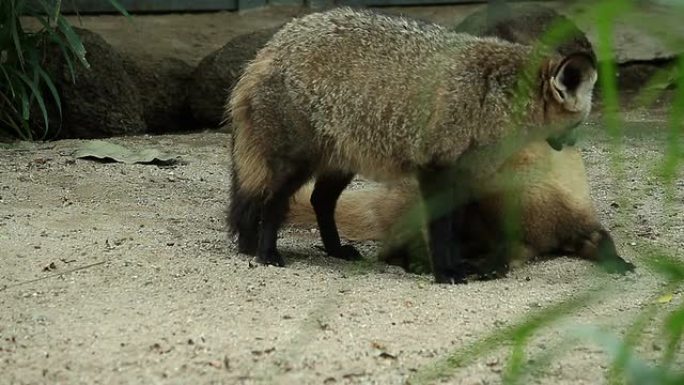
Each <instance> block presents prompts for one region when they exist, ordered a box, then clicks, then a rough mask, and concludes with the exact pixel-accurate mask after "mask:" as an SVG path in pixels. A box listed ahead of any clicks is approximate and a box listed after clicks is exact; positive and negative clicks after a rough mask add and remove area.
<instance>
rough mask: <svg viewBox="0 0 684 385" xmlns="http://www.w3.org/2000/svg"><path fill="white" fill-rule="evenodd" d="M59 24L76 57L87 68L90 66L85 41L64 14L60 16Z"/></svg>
mask: <svg viewBox="0 0 684 385" xmlns="http://www.w3.org/2000/svg"><path fill="white" fill-rule="evenodd" d="M57 25H58V26H59V29H60V31H62V33H63V34H64V37H65V38H66V40H67V42H68V44H69V47H70V48H71V51H72V52H73V53H74V56H76V58H78V60H79V61H80V62H81V63H82V64H83V65H84V66H85V67H86V68H90V63H88V60H86V49H85V47H84V46H83V42H82V41H81V38H80V37H79V36H78V34H77V33H76V32H75V31H74V30H73V28H71V25H69V22H68V21H67V20H66V19H65V18H64V16H62V15H59V16H58V20H57Z"/></svg>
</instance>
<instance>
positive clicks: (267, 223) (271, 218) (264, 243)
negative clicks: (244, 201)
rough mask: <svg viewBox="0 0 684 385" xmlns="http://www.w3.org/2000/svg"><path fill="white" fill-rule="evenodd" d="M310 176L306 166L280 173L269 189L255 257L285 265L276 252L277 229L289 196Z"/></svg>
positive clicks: (287, 204)
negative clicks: (272, 186) (276, 181)
mask: <svg viewBox="0 0 684 385" xmlns="http://www.w3.org/2000/svg"><path fill="white" fill-rule="evenodd" d="M310 177H311V173H310V172H309V171H308V168H300V169H297V170H296V171H294V172H290V173H287V174H282V173H281V175H280V177H279V183H277V184H275V186H276V187H275V188H274V189H272V190H271V194H270V196H269V198H268V199H266V200H265V201H264V204H263V206H262V207H261V226H260V227H259V245H258V250H257V259H258V261H259V262H260V263H263V264H266V265H275V266H285V260H284V259H283V257H282V256H281V255H280V253H278V248H277V243H278V230H280V227H281V226H282V224H283V222H284V221H285V217H286V216H287V210H288V208H289V202H290V197H291V196H292V195H293V194H294V193H295V192H296V191H297V190H298V189H299V188H300V187H302V185H303V184H304V183H306V181H307V180H308V179H309V178H310Z"/></svg>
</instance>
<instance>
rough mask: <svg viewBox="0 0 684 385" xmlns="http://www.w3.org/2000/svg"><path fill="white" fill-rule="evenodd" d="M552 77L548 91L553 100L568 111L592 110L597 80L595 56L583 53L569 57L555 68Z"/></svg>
mask: <svg viewBox="0 0 684 385" xmlns="http://www.w3.org/2000/svg"><path fill="white" fill-rule="evenodd" d="M550 76H551V77H550V79H548V81H549V88H548V90H549V92H550V93H551V96H552V98H553V100H555V101H556V102H558V103H559V104H560V105H562V106H563V107H564V108H565V109H566V110H568V111H573V112H580V111H584V110H586V109H587V108H590V106H591V97H592V92H593V89H594V84H595V83H596V78H597V73H596V61H595V59H594V58H593V56H591V55H589V54H587V53H582V52H578V53H572V54H570V55H567V56H565V57H564V58H563V59H561V60H560V62H558V64H557V65H556V66H554V68H553V69H552V70H551V73H550Z"/></svg>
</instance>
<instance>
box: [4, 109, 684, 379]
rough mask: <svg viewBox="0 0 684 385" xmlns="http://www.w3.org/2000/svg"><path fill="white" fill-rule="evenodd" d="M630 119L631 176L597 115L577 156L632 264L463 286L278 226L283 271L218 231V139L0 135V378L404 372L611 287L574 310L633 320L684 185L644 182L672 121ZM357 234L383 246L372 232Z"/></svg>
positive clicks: (571, 356)
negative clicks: (100, 151)
mask: <svg viewBox="0 0 684 385" xmlns="http://www.w3.org/2000/svg"><path fill="white" fill-rule="evenodd" d="M628 119H631V121H628V123H627V124H626V125H625V127H626V139H625V151H624V152H622V154H623V156H624V165H625V171H626V178H625V179H624V180H622V181H621V182H620V181H618V180H616V177H615V175H616V174H615V173H614V172H613V171H612V170H611V168H610V160H611V154H613V152H611V151H610V150H609V143H608V140H607V137H606V135H605V134H604V133H603V132H602V131H601V129H600V126H599V125H597V124H593V125H588V126H587V127H586V128H585V133H586V134H587V135H586V136H585V138H584V139H583V147H584V148H585V151H584V152H583V154H584V157H585V159H586V164H587V168H588V172H589V175H590V181H591V185H592V188H593V191H592V193H593V195H594V197H595V201H596V204H597V207H598V209H599V212H600V214H601V217H602V219H603V221H604V223H605V224H606V225H607V227H608V228H610V229H611V231H612V232H613V234H614V236H615V238H616V240H617V242H618V248H619V249H620V250H621V252H622V253H623V254H624V256H625V258H627V259H629V260H631V261H633V262H635V263H636V264H637V265H638V271H637V272H636V273H635V274H631V275H629V276H627V277H621V278H618V277H613V276H608V275H605V274H601V273H598V272H597V271H596V269H595V268H594V267H593V266H592V265H591V264H590V263H588V262H585V261H579V260H576V259H571V258H559V259H553V260H547V261H542V262H537V263H532V264H529V265H527V266H524V267H523V268H521V269H519V270H515V271H514V272H513V273H512V274H511V276H510V277H508V278H504V279H500V280H496V281H490V282H475V283H471V284H468V285H465V286H443V285H435V284H432V283H431V280H430V277H429V276H416V275H410V274H406V273H404V272H403V271H401V270H400V269H398V268H390V267H385V266H383V265H380V264H378V263H374V262H365V263H364V262H359V263H350V262H344V261H339V260H335V259H331V258H328V257H326V256H324V255H322V253H321V252H319V251H318V250H317V249H316V248H315V247H314V246H315V245H318V244H320V243H319V240H318V238H317V234H315V233H311V232H309V231H295V230H288V231H284V232H283V235H282V241H281V244H282V248H283V250H284V252H285V255H286V257H287V258H288V260H289V262H290V264H289V266H288V267H286V268H274V267H262V266H256V265H254V264H253V263H251V261H250V260H249V259H248V258H247V257H245V256H241V255H236V254H235V249H234V245H233V243H232V242H231V241H230V240H228V239H227V237H226V233H225V231H224V227H223V226H224V225H223V220H224V209H225V206H226V203H227V198H228V188H229V158H228V144H229V142H228V136H227V135H225V134H220V133H197V134H192V135H186V136H163V137H134V138H125V139H123V138H117V139H112V141H114V142H116V143H121V144H124V145H127V146H130V147H132V148H158V149H161V150H164V151H169V152H173V153H176V154H179V155H180V156H181V157H182V160H183V161H184V162H186V163H185V164H181V165H177V166H173V167H158V166H153V165H124V164H119V163H104V164H103V163H98V162H95V161H90V160H80V159H79V160H76V159H74V158H73V156H72V155H71V154H72V152H73V150H74V149H75V148H77V147H78V146H79V144H81V143H82V142H80V141H73V140H69V141H58V142H53V143H44V144H29V143H21V144H18V145H12V146H10V147H7V148H3V149H2V150H1V151H0V214H1V215H0V245H1V247H0V250H1V251H0V252H1V253H2V261H3V265H4V267H3V269H2V270H1V271H0V288H2V291H0V309H3V311H2V312H0V383H3V384H42V383H46V384H47V383H50V384H58V383H69V384H80V383H82V384H98V383H99V384H124V383H126V384H132V383H139V384H143V383H144V384H153V383H164V384H167V383H168V384H175V383H212V384H214V383H215V384H233V383H246V384H251V383H289V384H321V383H324V384H332V383H341V384H342V383H343V384H347V383H350V384H351V383H364V384H370V383H377V384H400V383H403V382H404V381H405V380H406V379H407V378H408V377H409V376H411V375H415V374H416V371H421V370H425V369H426V368H429V367H431V365H434V364H435V362H437V361H438V360H439V359H440V358H443V357H444V355H445V354H447V353H448V352H450V351H452V350H454V349H458V348H462V347H464V346H466V344H468V343H470V342H472V341H475V340H476V339H478V338H480V337H483V336H485V335H487V333H490V332H492V331H496V330H499V329H501V328H502V327H505V326H506V325H510V324H511V323H513V322H515V321H516V320H518V319H520V318H521V317H522V316H524V314H525V313H526V312H528V311H531V310H538V309H540V308H543V307H546V306H548V305H550V304H552V303H555V302H558V301H561V300H564V299H567V298H569V296H571V295H573V294H577V293H580V292H583V291H584V290H586V289H589V288H591V287H595V286H597V285H601V284H608V285H609V286H610V287H611V288H612V289H614V291H613V292H611V293H609V294H606V297H605V298H604V299H602V300H601V301H599V302H596V303H593V304H591V305H589V306H585V307H582V308H581V309H580V310H579V311H578V312H577V313H576V316H573V317H571V318H570V321H572V322H574V323H579V324H592V325H593V324H595V325H605V326H609V327H610V330H612V331H616V332H618V331H621V330H622V329H623V328H624V327H625V326H626V325H627V324H628V323H629V322H630V320H631V317H632V316H633V315H634V314H635V312H637V311H639V310H640V309H642V308H643V307H644V306H645V304H647V303H649V301H652V296H653V295H655V294H657V292H658V290H661V289H662V282H661V280H660V279H659V278H658V277H657V276H655V275H653V274H652V273H651V272H649V270H648V269H647V268H646V267H645V265H644V264H643V262H642V260H641V259H642V258H643V255H642V253H640V252H639V250H644V247H645V246H647V245H655V246H659V247H662V248H664V249H666V250H669V251H670V252H671V253H674V254H676V253H679V258H681V257H682V256H681V250H682V247H683V246H684V244H683V243H682V242H683V240H684V224H683V223H682V222H683V221H682V217H681V212H682V209H684V204H683V197H684V181H683V179H682V178H681V175H680V178H679V179H678V180H677V181H676V184H675V195H676V200H675V202H674V203H673V206H672V207H666V206H665V204H664V198H663V188H662V185H661V184H660V183H659V182H657V181H656V180H655V179H654V178H653V177H651V176H649V167H650V166H651V165H652V163H653V162H654V161H655V160H656V159H658V157H659V155H660V154H661V153H662V149H663V148H664V143H665V138H666V129H665V124H664V123H663V122H661V121H659V120H658V119H659V118H653V119H655V120H653V119H652V117H651V116H650V115H649V114H647V113H633V114H630V115H629V116H628ZM620 199H625V200H624V201H622V200H620ZM616 202H621V203H620V205H619V207H617V208H616V207H612V206H611V204H613V206H615V204H614V203H616ZM624 202H627V203H628V204H625V203H624ZM359 246H360V247H361V250H363V252H364V254H365V255H366V256H367V258H368V260H371V258H372V255H373V251H375V249H376V245H373V244H363V245H359ZM93 264H95V265H93ZM89 265H91V266H89ZM88 266H89V267H88ZM80 267H85V268H83V269H81V270H77V271H73V270H74V269H78V268H80ZM41 278H42V279H41ZM36 279H40V280H37V281H31V280H36ZM680 297H681V293H675V297H674V299H673V301H672V302H671V303H669V304H663V305H661V306H662V308H663V309H669V308H671V307H672V306H675V304H677V303H679V302H680V300H681V298H680ZM656 326H658V325H656ZM656 326H654V327H653V328H650V329H652V332H649V335H651V333H655V331H656V330H657V328H656ZM566 330H567V329H566V328H565V327H555V328H552V329H549V331H548V333H545V334H544V335H542V336H540V337H539V338H538V339H534V340H533V343H532V344H531V346H532V351H533V352H534V351H537V350H544V349H547V350H548V349H552V348H553V346H555V344H557V343H558V342H559V341H560V340H561V338H562V336H563V335H564V331H566ZM659 344H661V342H659V341H658V340H657V339H656V340H654V339H653V337H652V335H651V337H650V338H649V339H648V342H645V345H644V349H643V353H644V354H645V355H646V356H647V357H650V356H653V355H658V354H659V351H660V349H661V348H662V346H661V345H659ZM505 354H507V351H506V350H500V351H496V352H494V353H492V354H489V355H486V356H485V358H484V359H483V360H481V361H477V362H476V363H474V364H473V365H470V366H468V367H467V368H465V369H463V370H460V371H458V372H457V373H455V375H454V377H453V378H452V383H462V384H490V383H498V382H499V381H500V376H501V371H502V369H503V366H504V362H505V357H506V356H505ZM680 358H681V356H680ZM680 361H681V360H680ZM607 363H608V361H607V358H606V356H605V355H604V354H603V353H602V351H601V349H599V348H598V347H596V346H593V345H581V346H579V347H576V348H568V349H567V350H566V351H564V354H563V355H562V356H561V357H560V358H558V359H556V360H555V361H553V363H552V364H551V366H550V367H549V369H548V370H546V371H543V372H539V373H536V374H535V376H534V381H533V383H541V384H583V383H586V384H590V383H596V382H600V381H599V380H600V379H601V378H602V377H601V376H602V375H604V374H605V372H606V367H607Z"/></svg>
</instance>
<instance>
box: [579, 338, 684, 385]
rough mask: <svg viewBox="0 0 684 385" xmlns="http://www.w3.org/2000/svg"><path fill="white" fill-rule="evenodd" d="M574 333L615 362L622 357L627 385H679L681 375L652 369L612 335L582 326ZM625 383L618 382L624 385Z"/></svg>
mask: <svg viewBox="0 0 684 385" xmlns="http://www.w3.org/2000/svg"><path fill="white" fill-rule="evenodd" d="M574 333H575V334H576V335H577V336H579V337H581V338H583V339H585V340H589V341H592V342H593V343H595V344H596V345H598V346H601V347H602V348H603V349H604V350H605V351H606V353H608V355H609V356H611V357H612V358H613V359H614V360H617V359H618V357H619V356H624V361H625V365H624V374H625V380H626V383H627V384H635V385H637V384H638V385H681V384H682V382H679V381H680V380H681V379H682V374H681V373H673V372H670V371H668V370H663V369H662V368H654V367H650V366H649V365H647V364H646V363H645V362H644V361H642V360H640V359H639V358H638V357H636V356H635V354H634V351H633V350H632V349H631V348H630V347H628V346H626V344H624V343H623V342H622V341H620V339H618V338H617V337H616V336H615V335H613V334H612V333H608V332H606V331H604V330H601V329H599V328H598V327H595V326H587V325H584V326H582V327H578V328H576V329H575V331H574ZM624 383H625V382H620V384H621V385H622V384H624Z"/></svg>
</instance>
